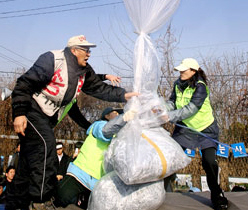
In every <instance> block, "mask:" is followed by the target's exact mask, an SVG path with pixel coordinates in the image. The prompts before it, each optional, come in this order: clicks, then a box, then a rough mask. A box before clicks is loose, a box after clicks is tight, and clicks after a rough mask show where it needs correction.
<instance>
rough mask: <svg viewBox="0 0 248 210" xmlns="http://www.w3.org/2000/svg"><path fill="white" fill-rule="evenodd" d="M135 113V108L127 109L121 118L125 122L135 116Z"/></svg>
mask: <svg viewBox="0 0 248 210" xmlns="http://www.w3.org/2000/svg"><path fill="white" fill-rule="evenodd" d="M136 113H137V111H135V110H128V111H127V112H126V113H125V114H124V115H123V120H124V121H125V122H128V121H130V120H132V119H133V118H134V116H135V114H136Z"/></svg>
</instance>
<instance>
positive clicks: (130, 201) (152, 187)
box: [88, 171, 165, 210]
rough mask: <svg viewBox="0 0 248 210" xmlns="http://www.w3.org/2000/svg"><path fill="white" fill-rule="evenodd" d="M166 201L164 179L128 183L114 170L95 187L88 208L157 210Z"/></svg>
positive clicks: (90, 209)
mask: <svg viewBox="0 0 248 210" xmlns="http://www.w3.org/2000/svg"><path fill="white" fill-rule="evenodd" d="M164 201H165V190H164V181H163V180H161V181H157V182H151V183H146V184H138V185H126V184H125V183H124V182H122V180H121V179H120V178H119V177H118V176H117V174H116V173H115V172H114V171H113V172H111V173H109V174H107V175H105V176H104V177H102V178H101V179H100V181H99V182H98V183H97V184H96V186H95V187H94V189H93V191H92V193H91V196H90V199H89V203H88V210H123V209H125V210H141V209H142V210H155V209H158V208H159V207H160V206H161V205H162V204H163V202H164Z"/></svg>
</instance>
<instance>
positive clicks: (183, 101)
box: [176, 81, 214, 131]
mask: <svg viewBox="0 0 248 210" xmlns="http://www.w3.org/2000/svg"><path fill="white" fill-rule="evenodd" d="M198 83H203V84H204V85H205V86H206V84H205V83H204V82H203V81H198ZM206 89H207V97H206V99H205V101H204V103H203V105H202V107H201V108H200V109H199V110H198V112H197V113H196V114H194V115H193V116H191V117H189V118H187V119H184V120H182V121H183V123H184V124H185V125H187V127H189V128H193V129H195V130H197V131H202V130H204V129H205V128H207V127H208V126H209V125H211V124H212V123H213V122H214V116H213V110H212V107H211V104H210V100H209V89H208V87H207V86H206ZM194 92H195V88H192V87H190V86H188V87H187V88H186V89H185V90H184V91H183V92H181V91H180V90H179V88H178V87H177V85H176V108H177V109H181V108H183V107H184V106H186V105H187V104H188V103H189V102H190V100H191V98H192V96H193V93H194Z"/></svg>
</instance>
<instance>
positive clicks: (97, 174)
mask: <svg viewBox="0 0 248 210" xmlns="http://www.w3.org/2000/svg"><path fill="white" fill-rule="evenodd" d="M92 130H93V127H92V129H91V130H90V133H89V135H88V137H87V138H86V140H85V142H84V144H83V146H82V147H81V149H80V153H79V154H78V156H77V158H76V160H74V161H73V163H74V164H75V165H76V166H77V167H79V168H80V169H82V170H83V171H85V172H86V173H87V174H89V175H90V176H92V177H94V178H95V179H100V178H101V177H102V176H103V175H104V174H105V173H104V170H103V158H104V156H103V153H104V151H105V150H107V148H108V146H109V144H110V142H104V141H101V140H98V139H97V138H95V137H94V136H93V135H92Z"/></svg>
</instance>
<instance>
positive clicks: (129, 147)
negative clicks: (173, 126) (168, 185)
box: [104, 120, 191, 185]
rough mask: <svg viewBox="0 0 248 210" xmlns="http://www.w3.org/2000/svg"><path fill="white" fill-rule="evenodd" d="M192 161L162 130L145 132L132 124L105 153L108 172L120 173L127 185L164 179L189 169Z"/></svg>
mask: <svg viewBox="0 0 248 210" xmlns="http://www.w3.org/2000/svg"><path fill="white" fill-rule="evenodd" d="M190 161H191V159H190V158H189V157H188V156H187V155H186V154H185V153H184V151H183V149H182V148H181V146H180V145H179V144H178V143H177V142H176V141H175V140H173V139H172V138H171V136H170V134H169V132H167V131H166V130H165V129H164V128H162V127H154V128H153V127H150V128H142V126H141V125H140V124H139V121H138V120H132V121H130V122H129V123H128V124H127V125H126V126H125V127H124V128H123V129H122V130H121V131H120V132H119V133H118V136H117V137H116V138H114V139H113V140H112V142H111V144H110V147H109V148H108V150H107V151H106V153H105V159H104V167H105V171H107V172H109V171H111V170H114V171H116V173H117V174H118V176H119V177H120V178H121V180H122V181H123V182H125V184H127V185H129V184H138V183H146V182H151V181H157V180H159V179H163V178H164V177H167V176H169V175H171V174H173V173H175V172H176V171H178V170H180V169H182V168H184V167H186V166H187V165H188V164H189V163H190Z"/></svg>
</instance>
